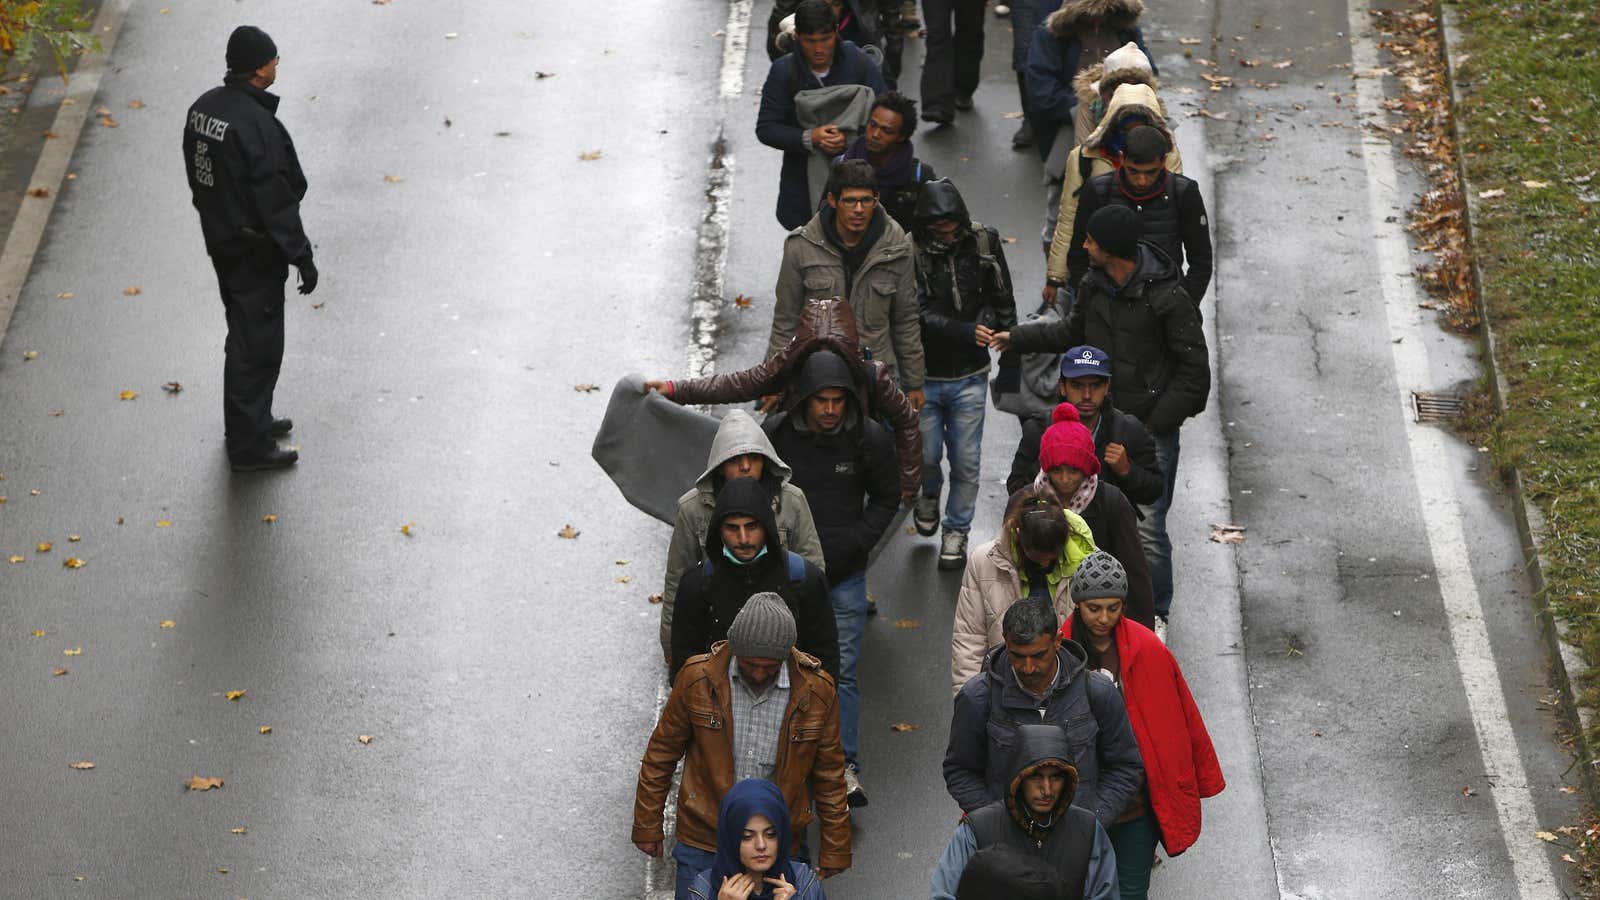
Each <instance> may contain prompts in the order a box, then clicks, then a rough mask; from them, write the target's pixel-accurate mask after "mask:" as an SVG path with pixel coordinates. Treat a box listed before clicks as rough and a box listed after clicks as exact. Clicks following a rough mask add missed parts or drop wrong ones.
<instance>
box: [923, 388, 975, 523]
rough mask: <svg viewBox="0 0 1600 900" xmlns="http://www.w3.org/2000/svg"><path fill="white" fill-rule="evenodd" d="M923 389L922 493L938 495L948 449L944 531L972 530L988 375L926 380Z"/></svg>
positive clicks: (927, 495) (928, 495) (942, 481)
mask: <svg viewBox="0 0 1600 900" xmlns="http://www.w3.org/2000/svg"><path fill="white" fill-rule="evenodd" d="M922 392H923V394H924V395H926V396H927V398H928V402H927V404H926V405H925V406H923V407H922V496H924V497H937V496H939V489H940V487H941V486H942V485H943V483H944V473H943V472H941V471H939V456H940V453H941V451H943V450H945V449H946V448H948V449H949V452H950V497H949V499H947V500H945V504H944V530H945V531H959V532H962V533H963V534H964V533H966V532H968V531H971V530H972V514H973V511H974V510H975V509H976V508H977V505H978V463H979V460H980V458H981V454H982V451H983V411H984V408H985V407H986V406H987V405H988V402H989V374H988V373H987V372H981V373H979V374H977V375H972V376H969V377H967V378H963V379H961V380H959V381H926V382H923V385H922Z"/></svg>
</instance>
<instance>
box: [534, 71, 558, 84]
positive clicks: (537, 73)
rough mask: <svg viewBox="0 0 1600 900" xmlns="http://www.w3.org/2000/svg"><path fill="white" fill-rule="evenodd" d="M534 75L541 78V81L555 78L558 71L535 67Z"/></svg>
mask: <svg viewBox="0 0 1600 900" xmlns="http://www.w3.org/2000/svg"><path fill="white" fill-rule="evenodd" d="M533 77H535V78H537V79H539V80H540V81H543V80H545V79H546V78H554V77H556V73H554V72H541V71H539V70H538V69H534V70H533Z"/></svg>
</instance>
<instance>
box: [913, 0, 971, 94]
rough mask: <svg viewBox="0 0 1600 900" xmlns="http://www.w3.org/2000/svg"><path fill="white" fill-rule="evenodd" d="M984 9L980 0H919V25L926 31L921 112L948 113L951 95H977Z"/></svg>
mask: <svg viewBox="0 0 1600 900" xmlns="http://www.w3.org/2000/svg"><path fill="white" fill-rule="evenodd" d="M984 9H985V6H984V2H983V0H922V24H923V25H924V26H925V27H926V28H927V29H928V47H927V53H926V56H925V57H924V59H923V61H922V110H923V112H927V111H928V110H939V111H944V112H949V111H950V110H951V107H952V104H953V102H954V99H955V96H957V95H959V96H963V97H970V96H972V94H974V93H975V92H977V90H978V76H979V66H980V64H981V63H982V62H983V13H984ZM952 21H953V22H954V27H953V28H952Z"/></svg>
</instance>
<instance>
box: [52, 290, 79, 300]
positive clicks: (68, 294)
mask: <svg viewBox="0 0 1600 900" xmlns="http://www.w3.org/2000/svg"><path fill="white" fill-rule="evenodd" d="M76 296H78V295H77V294H74V293H73V292H71V291H62V292H61V293H59V294H57V295H56V299H57V300H71V299H72V298H74V297H76Z"/></svg>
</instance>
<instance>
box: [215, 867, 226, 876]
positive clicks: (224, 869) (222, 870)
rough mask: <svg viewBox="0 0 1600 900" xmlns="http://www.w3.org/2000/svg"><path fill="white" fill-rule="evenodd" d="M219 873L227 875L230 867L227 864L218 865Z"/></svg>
mask: <svg viewBox="0 0 1600 900" xmlns="http://www.w3.org/2000/svg"><path fill="white" fill-rule="evenodd" d="M217 874H218V875H226V874H228V867H227V866H217Z"/></svg>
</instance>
